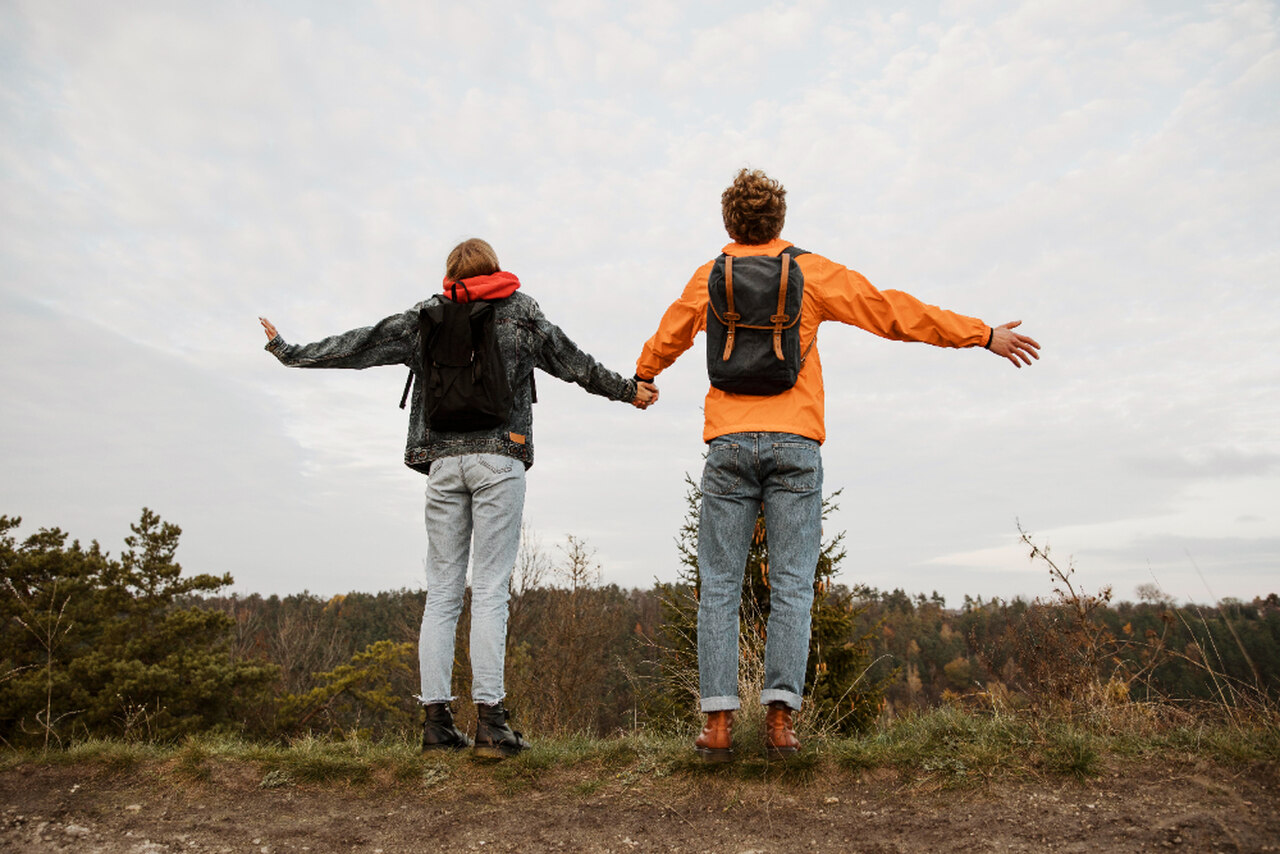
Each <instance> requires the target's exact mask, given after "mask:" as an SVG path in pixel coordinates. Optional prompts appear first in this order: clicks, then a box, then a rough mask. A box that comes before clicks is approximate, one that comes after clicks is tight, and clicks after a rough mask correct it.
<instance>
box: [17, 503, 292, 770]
mask: <svg viewBox="0 0 1280 854" xmlns="http://www.w3.org/2000/svg"><path fill="white" fill-rule="evenodd" d="M19 524H20V520H19V519H10V518H8V517H0V569H2V570H3V573H4V590H3V591H2V592H0V620H3V623H2V624H0V679H7V681H6V682H5V690H4V692H3V695H2V697H0V739H3V740H4V741H7V742H9V743H31V742H33V741H41V742H43V743H45V744H46V745H49V744H50V742H51V741H54V742H57V743H64V742H65V740H66V738H67V737H68V736H72V735H74V736H107V735H117V736H119V735H124V736H127V737H141V738H149V739H169V738H174V737H177V736H180V735H182V734H185V733H189V732H196V731H200V730H204V729H209V728H211V727H215V726H229V725H231V724H232V721H233V719H234V715H233V705H234V704H235V703H236V701H237V700H238V699H243V698H245V697H246V696H247V695H249V694H255V695H256V693H260V692H261V691H262V690H263V689H264V688H265V685H266V684H267V683H268V682H269V681H270V680H271V679H273V678H274V676H275V668H273V667H271V666H269V665H261V664H258V663H254V662H246V661H236V660H233V658H232V655H231V629H232V620H231V618H230V617H228V616H227V615H225V614H223V613H220V612H217V611H213V610H208V609H204V608H200V607H197V606H185V605H184V604H182V601H181V598H182V597H184V596H186V595H188V594H192V593H202V592H206V591H214V590H217V589H219V588H221V587H223V586H224V585H227V584H230V583H231V576H229V575H223V576H212V575H195V576H188V577H183V576H182V567H181V566H180V565H179V564H178V563H176V562H175V561H174V556H175V553H176V551H177V547H178V538H179V536H180V535H181V533H182V532H181V530H180V529H179V528H178V527H177V526H176V525H171V524H169V523H167V522H162V521H161V520H160V517H159V516H157V515H156V514H154V513H152V512H151V511H150V510H147V509H145V508H144V509H143V511H142V516H141V518H140V519H139V521H138V522H137V524H135V525H133V526H131V528H132V531H133V533H132V535H131V536H129V537H127V538H126V539H125V545H126V550H125V551H124V553H122V554H121V556H120V558H119V559H112V558H111V557H110V556H109V555H107V554H106V553H105V552H103V551H102V550H101V548H100V547H99V546H98V544H97V543H93V544H91V545H90V547H89V548H87V549H85V548H82V547H81V546H80V544H79V542H72V543H71V545H70V546H68V545H67V543H66V541H67V535H66V534H65V533H63V532H62V531H60V530H58V529H56V528H54V529H42V530H40V531H39V532H37V533H36V534H34V535H32V536H31V537H29V538H27V539H26V540H25V541H24V542H23V543H21V544H20V545H19V544H18V543H17V542H16V540H15V538H14V537H13V536H12V535H11V533H10V532H11V531H13V530H14V529H16V528H17V526H18V525H19Z"/></svg>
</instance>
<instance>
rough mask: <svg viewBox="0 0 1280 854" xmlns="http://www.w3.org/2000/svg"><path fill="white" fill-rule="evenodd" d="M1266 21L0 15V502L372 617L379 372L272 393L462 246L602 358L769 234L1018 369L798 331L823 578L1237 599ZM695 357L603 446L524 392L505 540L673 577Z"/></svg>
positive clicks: (816, 5)
mask: <svg viewBox="0 0 1280 854" xmlns="http://www.w3.org/2000/svg"><path fill="white" fill-rule="evenodd" d="M1278 13H1280V9H1278V8H1277V4H1276V3H1274V2H1260V0H1254V1H1253V2H1250V1H1249V0H1246V2H1222V3H1190V2H1188V3H1180V2H1173V0H1152V2H1127V0H1086V1H1085V2H1080V0H1071V2H1065V0H1046V2H1038V3H1030V4H1026V5H1018V4H1012V3H1001V2H987V0H973V2H963V1H962V0H956V2H946V0H944V2H907V3H903V2H894V3H856V4H855V3H844V2H834V0H833V2H794V3H787V2H775V3H758V2H742V0H738V2H700V3H687V2H675V1H674V0H673V2H627V3H613V2H589V0H566V2H546V3H524V2H505V3H504V2H486V0H474V1H473V2H468V3H434V2H422V0H405V2H397V1H396V0H386V1H385V2H376V3H365V4H357V3H303V2H275V3H254V2H233V3H208V2H191V3H179V2H129V0H122V2H112V3H98V2H89V0H85V2H57V1H56V0H33V2H15V0H0V406H2V407H3V410H2V411H3V413H4V416H3V419H2V423H3V427H2V428H0V513H4V514H8V515H10V516H14V515H18V516H22V517H23V519H24V524H23V527H22V529H21V532H20V533H21V534H32V533H34V532H35V531H36V530H37V529H38V528H39V527H43V526H58V527H61V528H62V529H64V530H66V531H68V532H69V533H70V534H71V535H72V536H73V537H77V538H79V539H81V540H83V541H86V542H87V541H89V540H93V539H96V540H99V541H100V542H101V544H102V545H103V547H104V548H106V549H108V550H110V551H111V552H112V553H118V552H119V550H120V548H121V547H122V543H121V541H122V539H123V538H124V536H125V535H127V533H128V525H129V523H130V522H132V521H135V520H136V519H137V517H138V515H139V513H140V510H141V508H142V507H143V506H147V507H150V508H152V509H153V510H155V511H156V512H158V513H159V514H160V515H161V516H162V517H163V518H164V519H165V520H167V521H170V522H174V523H176V524H178V525H180V526H181V527H182V529H183V532H184V533H183V538H182V545H181V547H180V549H179V553H178V556H179V559H180V561H181V562H182V564H183V566H184V567H185V568H186V569H187V570H188V571H191V572H213V573H222V572H230V573H232V574H233V575H234V577H235V588H234V589H235V590H237V591H240V592H255V591H256V592H261V593H280V594H286V593H294V592H300V591H303V590H310V591H312V592H315V593H320V594H326V595H327V594H332V593H338V592H346V591H349V590H366V591H375V590H385V589H394V588H400V587H410V588H416V587H419V586H421V584H422V582H423V567H422V561H423V556H424V555H425V551H426V535H425V532H424V530H423V525H422V492H423V488H424V484H425V481H424V480H423V478H422V476H421V475H419V474H416V473H415V472H412V471H410V470H409V469H407V468H405V467H404V466H403V464H402V462H401V454H402V451H403V444H404V413H402V412H401V410H399V409H398V408H397V405H396V404H397V402H398V399H399V394H400V390H401V387H402V384H403V382H404V371H403V370H402V369H400V368H376V369H371V370H368V371H363V372H354V371H302V370H291V369H286V368H284V367H282V366H280V365H279V363H277V362H276V360H275V359H274V358H273V357H271V356H270V355H269V354H267V353H265V352H263V350H262V345H263V343H264V342H265V338H264V336H263V335H262V333H261V331H260V329H259V327H258V323H257V317H258V315H260V314H262V315H266V316H267V317H269V318H270V319H271V320H273V321H274V322H275V323H276V325H277V326H278V327H279V328H280V330H281V333H282V334H283V335H284V337H285V338H286V340H289V341H293V342H298V343H303V342H307V341H313V340H316V339H319V338H321V337H324V336H326V335H329V334H333V333H336V332H341V331H343V330H346V329H349V328H353V327H357V326H365V325H369V324H371V323H374V322H376V321H377V320H379V319H381V318H382V317H384V316H386V315H389V314H393V313H396V312H399V311H402V310H404V309H406V308H408V307H410V306H411V305H413V304H414V303H415V302H417V301H418V300H420V299H423V298H425V297H426V296H427V295H429V294H430V293H431V292H432V291H434V290H435V289H436V288H438V287H439V282H440V278H441V275H442V272H443V259H444V256H445V254H446V253H447V251H448V250H449V248H450V247H451V246H453V245H454V244H455V243H456V242H457V241H459V240H461V239H464V238H467V237H471V236H481V237H484V238H486V239H488V240H489V241H490V242H491V243H492V244H493V245H494V246H495V248H496V249H497V251H498V254H499V257H500V258H501V260H502V263H503V267H504V268H505V269H508V270H510V271H512V272H515V273H516V274H517V275H519V276H520V278H521V280H522V282H523V283H524V288H525V290H526V292H527V293H528V294H530V295H531V296H533V297H534V298H535V299H537V300H538V302H539V303H540V304H541V306H542V308H543V310H544V311H545V312H546V314H547V315H548V317H549V318H551V319H552V320H553V321H554V322H556V323H557V324H558V325H560V326H561V327H562V328H563V329H564V330H565V331H566V332H567V333H568V334H569V335H570V337H572V338H573V339H574V340H575V341H577V342H578V344H579V345H580V346H581V347H582V348H583V349H585V350H587V351H588V352H591V353H592V354H594V355H595V356H596V357H597V358H599V359H600V360H601V361H602V362H604V363H605V364H606V365H608V366H610V367H612V368H613V369H615V370H617V371H619V372H621V373H623V374H625V375H628V376H629V375H630V374H631V373H632V372H633V371H634V366H635V359H636V357H637V356H638V354H639V350H640V346H641V344H642V343H643V341H644V340H645V339H646V338H647V337H648V336H649V335H651V334H652V332H653V331H654V328H655V327H656V325H657V322H658V319H659V317H660V316H661V314H662V312H663V310H664V309H665V308H666V306H667V305H668V304H669V303H670V302H671V300H673V299H674V298H675V297H676V296H677V295H678V293H679V292H680V290H681V288H682V287H683V285H684V284H685V282H686V281H687V280H688V278H689V276H690V275H691V274H692V272H693V270H694V269H695V268H696V267H698V266H699V265H700V264H702V263H704V262H705V261H707V260H709V259H710V258H712V257H714V256H715V255H716V254H717V253H718V252H719V251H720V249H721V247H722V246H723V245H724V244H725V243H726V242H727V238H726V236H725V234H724V231H723V227H722V224H721V221H720V211H719V195H720V192H721V190H722V189H723V188H724V186H725V185H726V184H727V183H728V182H729V181H730V179H731V178H732V176H733V174H734V173H735V172H736V171H737V170H738V169H739V168H741V167H743V166H748V167H753V168H762V169H764V170H766V171H767V172H769V173H770V174H771V175H773V176H775V177H777V178H778V179H779V180H781V181H782V182H783V183H784V184H785V185H786V187H787V189H788V203H789V204H788V221H787V225H786V228H785V229H784V231H783V236H784V237H785V238H787V239H789V240H791V241H793V242H795V243H796V244H797V245H799V246H802V247H804V248H806V249H810V250H813V251H817V252H820V253H822V254H824V255H826V256H828V257H830V258H832V259H834V260H836V261H839V262H841V263H844V264H846V265H848V266H849V267H851V268H853V269H855V270H858V271H859V272H861V273H863V274H864V275H866V276H867V277H868V278H869V279H870V280H871V281H872V283H874V284H876V285H877V286H879V287H881V288H895V289H900V290H905V291H908V292H910V293H912V294H915V295H916V296H918V297H920V298H921V299H923V300H925V301H926V302H930V303H934V304H938V305H941V306H943V307H945V308H949V309H953V310H955V311H959V312H961V313H964V314H969V315H973V316H977V317H981V318H983V319H984V320H986V321H988V322H989V323H992V324H998V323H1002V322H1004V321H1008V320H1013V319H1022V320H1023V321H1024V325H1023V327H1022V331H1025V332H1027V333H1028V334H1030V335H1032V336H1034V337H1035V338H1037V339H1038V340H1039V341H1040V343H1041V344H1042V345H1043V348H1044V349H1043V351H1042V353H1043V358H1042V359H1041V361H1040V362H1039V363H1037V364H1036V365H1034V366H1033V367H1031V368H1027V369H1023V370H1021V371H1018V370H1014V369H1013V367H1012V366H1011V365H1010V364H1009V363H1007V362H1004V361H1001V360H1000V359H998V358H996V357H994V356H992V355H991V354H989V353H986V352H984V351H981V350H966V351H956V350H943V349H937V348H931V347H928V346H925V345H918V344H901V343H892V342H887V341H883V340H881V339H878V338H876V337H875V336H872V335H869V334H867V333H865V332H862V331H860V330H858V329H854V328H852V327H846V326H839V325H835V324H827V325H825V326H824V327H823V329H822V332H821V335H820V340H819V348H820V349H821V352H822V362H823V366H824V369H825V372H826V388H827V442H826V445H825V446H824V449H823V457H824V464H825V469H826V485H827V489H828V491H833V490H837V489H838V490H843V492H842V494H841V496H840V497H839V499H838V503H839V505H840V510H839V512H837V513H835V514H834V515H833V516H832V517H831V518H830V519H829V520H828V527H827V533H828V534H829V535H830V534H833V533H835V532H838V531H845V532H846V537H847V540H846V541H847V545H848V549H849V555H848V557H847V558H846V560H845V562H844V564H843V569H842V572H841V576H840V580H842V581H844V582H845V583H847V584H851V585H852V584H856V583H864V584H869V585H872V586H875V587H879V588H883V589H892V588H895V587H901V588H903V589H905V590H907V591H908V592H910V593H916V592H923V593H926V594H927V593H929V592H931V591H934V590H936V591H938V592H939V593H941V594H943V595H944V596H946V597H947V600H948V602H949V603H950V604H953V605H956V604H959V602H960V600H961V599H962V597H963V596H964V595H965V594H969V595H973V596H983V597H984V598H990V597H992V596H1000V597H1006V598H1007V597H1013V596H1016V595H1024V596H1028V597H1032V596H1042V595H1047V594H1048V593H1049V592H1050V585H1049V582H1048V577H1047V575H1046V573H1045V572H1044V570H1043V568H1042V567H1039V566H1036V565H1033V564H1031V563H1030V562H1029V561H1028V559H1027V556H1026V553H1025V549H1024V548H1023V547H1022V546H1021V545H1019V544H1018V525H1019V523H1021V525H1022V527H1023V528H1024V529H1025V530H1026V531H1028V532H1030V533H1031V534H1032V535H1033V537H1034V539H1035V541H1036V542H1037V543H1040V544H1041V545H1045V544H1047V545H1049V546H1050V547H1051V548H1052V550H1053V554H1054V555H1055V556H1056V557H1058V558H1060V559H1061V560H1062V563H1063V564H1066V562H1067V561H1068V559H1072V560H1073V561H1074V564H1075V566H1076V570H1077V578H1078V580H1079V583H1080V584H1081V585H1082V586H1083V587H1085V588H1086V589H1090V590H1093V589H1097V588H1100V587H1102V586H1104V585H1112V586H1113V587H1114V588H1115V591H1116V594H1117V597H1118V598H1122V599H1133V598H1134V596H1135V594H1134V589H1135V587H1137V586H1138V585H1140V584H1148V583H1156V584H1158V585H1160V587H1161V588H1163V589H1164V590H1165V591H1166V592H1167V593H1168V594H1169V595H1171V596H1174V597H1176V598H1178V599H1184V600H1185V599H1191V600H1195V601H1199V602H1205V601H1213V600H1216V599H1219V598H1222V597H1228V596H1230V597H1239V598H1243V599H1251V598H1253V597H1254V596H1256V595H1265V594H1267V593H1269V592H1273V591H1277V590H1280V583H1278V581H1277V579H1278V577H1280V573H1278V572H1277V570H1278V569H1280V436H1278V430H1277V425H1280V356H1278V355H1277V341H1280V284H1278V282H1280V157H1277V155H1276V152H1277V151H1280V45H1278V41H1277V35H1278V26H1277V16H1278ZM702 349H703V344H702V341H701V340H699V342H698V343H697V344H696V345H695V347H694V349H692V350H690V351H689V352H688V353H687V354H686V355H685V356H684V358H682V359H681V360H680V361H679V362H677V363H676V365H675V366H673V367H672V368H671V369H670V370H668V371H667V372H666V373H664V374H663V375H662V376H661V377H660V378H659V385H660V387H661V389H662V399H661V402H660V403H659V404H658V405H657V406H656V407H654V408H652V409H650V410H649V411H647V412H644V413H641V412H639V411H637V410H634V409H632V408H631V407H629V406H623V405H619V404H616V403H612V402H609V401H606V400H604V399H603V398H597V397H591V396H590V395H587V394H585V393H583V392H582V391H581V390H580V389H578V388H577V387H576V386H569V385H565V384H563V383H560V382H559V381H557V380H555V379H553V378H551V377H549V376H543V377H542V379H541V381H540V382H539V385H538V390H539V395H540V398H541V399H540V402H539V403H538V404H537V406H536V409H535V423H536V427H535V435H536V440H537V461H536V464H535V466H534V468H533V469H532V471H531V472H530V480H529V493H528V503H527V511H526V525H527V527H528V529H529V530H530V531H532V532H533V534H534V536H536V537H537V538H538V539H539V541H540V543H541V547H542V549H543V550H544V551H545V552H547V553H548V555H549V556H550V557H552V558H556V557H558V554H559V553H558V551H557V546H558V545H559V544H562V543H563V542H564V538H565V537H566V535H569V534H572V535H574V536H577V537H580V538H582V539H585V540H586V541H587V543H588V544H589V546H590V547H592V548H594V549H595V550H596V559H597V561H598V562H599V564H600V566H601V568H602V571H603V577H604V580H605V581H606V582H616V583H618V584H621V585H624V586H641V587H647V586H649V585H650V584H652V583H653V581H654V580H662V581H668V580H673V579H674V578H675V576H676V571H677V567H678V559H677V553H676V549H675V546H674V539H675V536H676V533H677V529H678V528H679V526H680V523H681V520H682V518H683V515H684V511H685V503H684V494H685V486H684V478H685V475H686V473H688V474H691V475H692V476H694V477H695V479H696V478H697V476H698V475H699V473H700V470H701V459H702V451H703V445H702V444H701V423H702V416H701V409H700V408H701V405H702V398H703V395H704V393H705V391H706V375H705V369H704V367H703V352H702Z"/></svg>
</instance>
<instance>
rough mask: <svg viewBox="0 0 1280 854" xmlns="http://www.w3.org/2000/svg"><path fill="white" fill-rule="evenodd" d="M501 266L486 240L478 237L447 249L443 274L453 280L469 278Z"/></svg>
mask: <svg viewBox="0 0 1280 854" xmlns="http://www.w3.org/2000/svg"><path fill="white" fill-rule="evenodd" d="M501 269H502V268H501V267H500V266H498V253H497V252H494V251H493V247H492V246H490V245H489V243H488V242H487V241H484V240H481V239H480V238H478V237H473V238H471V239H470V240H464V241H462V242H461V243H459V244H458V245H457V246H455V247H453V249H451V250H449V258H448V260H446V261H445V262H444V274H445V275H446V276H448V277H449V278H450V279H452V280H453V281H455V282H457V281H461V280H462V279H470V278H471V277H472V276H487V275H489V274H491V273H496V272H498V271H499V270H501Z"/></svg>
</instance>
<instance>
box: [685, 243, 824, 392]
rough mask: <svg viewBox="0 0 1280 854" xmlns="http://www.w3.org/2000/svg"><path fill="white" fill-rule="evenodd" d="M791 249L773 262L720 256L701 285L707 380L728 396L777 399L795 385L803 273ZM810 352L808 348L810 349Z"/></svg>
mask: <svg viewBox="0 0 1280 854" xmlns="http://www.w3.org/2000/svg"><path fill="white" fill-rule="evenodd" d="M807 254H808V253H807V252H805V250H803V249H796V248H795V247H794V246H792V247H790V248H788V249H787V250H786V251H785V252H783V253H782V254H781V255H779V256H777V257H773V256H770V255H750V256H747V257H743V258H734V257H732V256H729V255H721V256H720V257H719V258H717V259H716V263H715V266H714V267H712V268H711V275H710V277H709V278H708V280H707V292H708V294H707V295H708V300H707V376H708V378H710V380H711V385H713V386H715V387H716V388H718V389H720V390H721V391H727V392H732V393H734V394H754V395H770V394H780V393H781V392H784V391H786V390H787V389H789V388H791V387H792V386H794V385H795V384H796V378H797V377H798V376H799V375H800V369H801V368H803V367H804V360H805V357H806V356H808V355H809V351H808V350H805V352H804V353H801V352H800V306H801V304H802V302H803V299H804V274H803V273H802V272H801V271H800V265H799V264H796V263H794V259H795V258H796V257H797V256H799V255H807ZM809 346H810V347H812V346H813V345H812V344H810V345H809Z"/></svg>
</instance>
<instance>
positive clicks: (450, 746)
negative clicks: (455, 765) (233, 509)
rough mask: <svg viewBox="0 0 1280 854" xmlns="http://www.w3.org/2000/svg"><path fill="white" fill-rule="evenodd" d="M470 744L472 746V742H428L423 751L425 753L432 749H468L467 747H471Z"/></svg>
mask: <svg viewBox="0 0 1280 854" xmlns="http://www.w3.org/2000/svg"><path fill="white" fill-rule="evenodd" d="M470 746H471V745H470V744H443V743H442V744H427V745H423V748H422V752H423V753H426V752H427V751H430V750H454V751H458V750H466V749H467V748H469V747H470Z"/></svg>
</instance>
